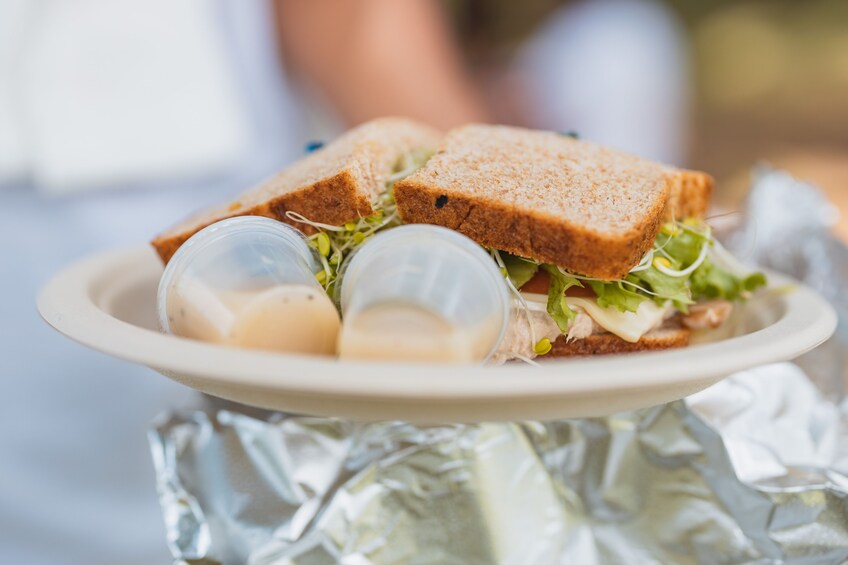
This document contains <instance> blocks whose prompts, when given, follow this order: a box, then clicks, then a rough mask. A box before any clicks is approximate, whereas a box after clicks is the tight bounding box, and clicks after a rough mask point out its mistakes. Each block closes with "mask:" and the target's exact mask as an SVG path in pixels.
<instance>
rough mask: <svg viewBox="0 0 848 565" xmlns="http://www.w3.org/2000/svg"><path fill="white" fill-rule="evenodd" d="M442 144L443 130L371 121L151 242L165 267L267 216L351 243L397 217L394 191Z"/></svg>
mask: <svg viewBox="0 0 848 565" xmlns="http://www.w3.org/2000/svg"><path fill="white" fill-rule="evenodd" d="M441 137H442V135H441V133H440V132H439V131H437V130H435V129H433V128H431V127H429V126H427V125H424V124H421V123H418V122H415V121H413V120H408V119H405V118H380V119H377V120H373V121H370V122H366V123H364V124H362V125H360V126H358V127H355V128H353V129H351V130H349V131H347V132H346V133H344V134H343V135H341V136H340V137H338V138H337V139H336V140H334V141H333V142H331V143H329V144H327V145H325V146H323V147H320V148H317V149H316V150H314V151H312V152H310V153H309V154H308V155H306V156H305V157H304V158H302V159H300V160H299V161H297V162H295V163H294V164H293V165H291V166H290V167H288V168H287V169H285V170H284V171H282V172H281V173H279V174H278V175H276V176H275V177H273V178H271V179H270V180H268V181H266V182H264V183H262V184H260V185H259V186H257V187H255V188H252V189H250V190H249V191H247V192H245V193H244V194H242V195H240V196H239V197H237V198H236V199H235V200H233V201H232V202H227V203H224V204H222V205H220V206H217V207H215V208H212V209H211V210H204V211H202V212H200V213H199V214H197V215H195V216H193V217H191V218H189V219H187V220H186V221H184V222H181V223H180V224H179V225H177V226H174V227H173V228H171V229H169V230H167V231H166V232H164V233H162V234H160V235H158V236H157V237H156V238H155V239H154V240H153V241H152V242H151V243H152V245H153V247H154V248H155V250H156V252H157V253H158V254H159V257H160V258H161V259H162V261H163V262H164V263H167V262H168V261H169V260H170V258H171V257H172V256H173V254H174V253H175V252H176V251H177V249H178V248H179V247H180V246H181V245H182V244H183V243H185V242H186V241H187V240H188V238H190V237H191V236H192V235H194V234H195V233H197V232H198V231H200V230H201V229H203V228H205V227H206V226H209V225H211V224H214V223H215V222H218V221H221V220H224V219H226V218H232V217H235V216H265V217H268V218H273V219H275V220H279V221H281V222H285V223H288V224H291V225H293V226H295V227H298V228H300V229H301V230H302V231H304V233H306V234H312V235H314V234H317V233H318V232H319V231H321V230H326V231H331V230H332V229H334V228H337V227H338V226H344V225H345V224H347V225H348V227H349V228H350V229H348V230H347V233H348V235H349V237H351V238H352V237H354V234H355V233H363V234H365V235H368V234H370V233H372V232H373V231H374V229H375V227H376V228H377V229H382V228H384V227H387V226H388V225H390V224H391V222H392V221H394V218H392V219H391V221H384V219H383V217H384V216H385V217H386V218H388V216H390V215H391V214H386V212H387V210H386V207H387V205H389V206H391V205H392V203H391V202H387V199H386V195H387V193H388V192H389V189H390V187H391V184H392V183H393V182H394V181H395V180H397V179H399V178H401V177H402V176H404V175H406V174H409V173H411V172H412V171H414V170H415V169H416V168H418V167H419V166H421V165H422V164H423V163H424V161H425V160H426V159H427V157H428V156H429V155H431V154H432V153H433V151H434V150H435V148H436V146H437V144H438V143H439V141H440V139H441ZM361 237H365V236H361ZM361 237H360V236H356V238H357V239H358V240H360V239H361ZM322 240H323V238H322ZM337 259H340V257H337Z"/></svg>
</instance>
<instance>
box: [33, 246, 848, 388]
mask: <svg viewBox="0 0 848 565" xmlns="http://www.w3.org/2000/svg"><path fill="white" fill-rule="evenodd" d="M151 260H155V261H157V262H158V261H159V259H158V257H157V256H156V255H155V252H154V251H153V250H152V249H151V248H149V247H148V246H143V247H142V246H135V247H130V248H121V249H117V250H113V251H108V252H103V253H99V254H97V255H93V256H89V257H87V258H84V259H82V260H79V261H77V262H75V263H73V264H71V265H70V266H69V267H67V268H65V269H64V270H63V271H61V272H60V273H58V274H57V275H55V276H54V277H53V278H52V279H51V280H50V281H49V282H48V283H47V284H46V285H45V286H44V287H43V288H42V290H41V292H40V293H39V295H38V300H37V305H38V311H39V313H40V315H41V317H42V318H43V319H44V320H45V321H46V322H47V323H48V324H49V325H50V326H52V327H53V328H54V329H56V330H57V331H59V332H60V333H62V334H64V335H65V336H67V337H68V338H70V339H72V340H74V341H77V342H78V343H81V344H82V345H85V346H87V347H89V348H91V349H95V350H97V351H100V352H102V353H105V354H107V355H111V356H114V357H118V358H120V359H123V360H126V361H130V362H134V363H138V364H142V365H146V366H148V367H151V368H154V369H155V370H157V371H160V372H161V371H165V372H170V373H173V374H180V375H184V376H190V377H194V378H198V379H202V380H206V381H217V382H219V383H221V384H228V385H232V384H234V383H236V381H238V384H241V385H243V386H245V387H250V388H261V389H273V390H275V391H278V392H280V391H289V392H291V393H293V394H298V395H310V396H311V395H316V396H326V395H332V396H335V397H339V396H346V397H360V398H371V399H380V398H382V399H392V398H396V399H406V400H413V399H420V400H439V401H443V402H449V403H453V402H461V403H468V402H475V401H480V402H485V401H490V400H503V399H505V398H515V399H529V398H534V397H535V398H538V397H540V396H550V395H555V396H573V397H580V396H594V395H596V394H599V393H602V392H603V391H609V390H616V391H618V392H621V391H627V390H640V391H641V390H646V389H648V388H651V387H663V386H669V385H675V386H677V385H680V384H685V383H692V384H695V383H699V382H703V381H705V380H710V379H713V380H718V379H716V378H715V376H716V375H718V374H724V375H729V374H731V373H734V372H737V371H741V370H745V369H749V368H751V367H754V366H758V365H763V364H767V363H774V362H780V361H787V360H790V359H793V358H795V357H797V356H799V355H801V354H803V353H806V352H807V351H809V350H811V349H814V348H815V347H817V346H818V345H820V344H822V343H823V342H825V341H826V340H827V339H828V338H829V337H830V336H831V335H833V333H834V332H835V330H836V325H837V316H836V313H835V311H834V310H833V308H832V306H831V305H830V304H829V303H828V302H827V301H826V300H825V299H824V298H823V297H821V296H820V295H819V294H818V293H817V292H816V291H814V290H813V289H811V288H809V287H808V286H806V285H804V284H802V283H799V282H797V281H795V280H793V279H791V278H789V277H787V276H785V275H781V274H778V273H773V272H769V273H768V275H769V277H770V286H771V287H774V286H783V285H794V289H793V291H792V292H790V293H786V294H783V295H782V299H783V300H784V302H785V304H786V307H785V311H784V312H783V315H782V316H781V317H780V319H778V320H777V321H776V322H775V323H773V324H771V325H769V326H767V327H765V328H762V329H760V330H757V331H755V332H752V333H750V334H746V335H744V336H738V337H732V338H728V339H726V340H721V341H718V342H713V343H707V344H698V345H693V346H690V347H687V348H683V349H677V350H667V351H659V352H644V353H636V354H627V355H621V356H609V357H608V356H604V357H594V358H585V359H564V360H549V361H546V362H545V363H543V364H542V365H541V367H533V366H530V365H523V364H522V365H518V364H515V365H508V366H502V367H483V366H479V365H462V366H459V365H438V364H427V363H398V362H373V361H372V362H361V361H344V362H342V361H338V360H336V359H326V358H318V357H310V356H306V355H295V354H283V353H271V352H261V351H249V350H244V349H237V348H233V347H226V346H219V345H212V344H208V343H202V342H199V341H195V340H190V339H186V338H180V337H176V336H171V335H167V334H163V333H160V332H156V331H153V330H149V329H146V328H142V327H139V326H135V325H133V324H130V323H128V322H125V321H123V320H119V319H118V318H115V317H113V316H111V315H110V314H108V313H107V312H105V311H104V310H102V309H101V308H100V306H99V305H98V304H96V302H95V300H94V297H93V291H94V287H95V286H96V285H98V284H99V285H103V284H106V283H105V281H104V278H105V277H108V276H109V275H110V274H112V273H114V272H116V271H127V270H130V272H132V271H133V270H135V271H138V272H139V273H144V274H145V275H148V274H149V273H148V272H147V271H146V270H139V264H140V262H141V261H151ZM135 276H136V278H139V277H140V276H141V275H140V274H136V275H135ZM69 299H73V300H69ZM793 327H794V329H792V328H793ZM137 343H142V344H144V345H145V347H146V348H147V349H148V350H151V349H152V348H153V347H154V346H155V347H156V348H157V351H158V355H157V360H156V361H157V362H154V361H153V360H152V359H151V358H150V357H149V356H147V355H145V354H144V353H143V352H141V351H133V347H134V345H133V344H137ZM693 352H694V354H695V355H696V356H697V357H699V358H707V356H709V358H710V364H709V365H708V364H701V365H697V364H695V365H693V366H689V367H687V371H686V373H685V375H684V376H681V375H680V371H679V370H678V371H672V370H668V369H667V368H666V369H662V370H659V371H657V370H655V369H654V368H652V367H656V366H663V367H668V366H674V367H679V366H680V364H681V363H684V364H685V362H686V359H687V358H691V357H692V355H693ZM198 358H202V359H204V362H203V363H202V364H198V363H196V362H195V361H192V359H198ZM635 359H638V361H637V362H635V363H634V362H633V361H634V360H635ZM246 364H248V365H249V366H250V367H249V369H247V370H245V369H244V367H245V365H246ZM201 365H202V368H199V367H201ZM628 365H629V366H628ZM339 367H341V369H339ZM649 369H650V370H649ZM339 371H342V372H343V373H344V375H342V376H340V375H339V374H337V373H338V372H339ZM565 371H567V372H566V373H564V372H565ZM457 372H459V373H461V374H462V378H456V376H457V375H456V373H457ZM234 375H238V376H237V377H236V376H234ZM420 379H427V381H425V382H427V383H428V386H426V387H422V386H421V384H420V383H421V380H420ZM478 380H483V381H484V383H485V384H484V386H481V385H480V383H479V382H478Z"/></svg>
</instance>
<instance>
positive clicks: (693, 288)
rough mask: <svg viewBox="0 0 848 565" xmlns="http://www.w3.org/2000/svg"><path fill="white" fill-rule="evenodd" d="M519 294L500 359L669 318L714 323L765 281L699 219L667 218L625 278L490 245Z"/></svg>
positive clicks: (631, 338)
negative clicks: (579, 271)
mask: <svg viewBox="0 0 848 565" xmlns="http://www.w3.org/2000/svg"><path fill="white" fill-rule="evenodd" d="M491 253H492V256H493V258H494V260H495V261H497V262H498V264H499V265H500V266H501V268H502V270H503V272H504V275H505V277H506V278H507V280H508V283H509V286H510V287H511V289H512V290H513V293H514V295H515V305H516V315H515V316H514V318H513V320H512V322H511V324H510V326H511V327H510V329H509V330H508V332H507V338H506V339H505V340H504V342H503V344H502V346H501V348H500V350H499V351H498V354H497V355H496V359H495V360H496V361H504V360H507V359H512V358H519V359H520V358H525V357H526V358H532V357H535V356H537V355H544V354H546V353H547V352H549V351H550V350H551V344H552V343H553V342H554V341H555V340H556V339H558V338H560V336H564V339H565V340H567V341H571V340H576V339H585V338H586V337H589V336H591V335H596V334H602V333H609V334H614V335H615V336H617V337H619V338H621V339H623V340H625V341H628V342H631V343H635V342H638V341H639V340H640V339H642V338H643V337H644V336H645V334H647V333H649V332H651V331H653V330H655V329H657V328H659V327H661V326H663V324H665V323H666V322H667V321H668V320H669V319H670V318H679V321H680V323H682V324H683V325H685V326H687V327H690V328H693V329H702V328H707V327H717V326H718V325H720V324H721V323H722V322H723V321H724V320H725V319H726V318H727V316H728V315H729V314H730V311H731V309H732V302H734V301H737V300H744V299H746V298H747V297H748V296H750V294H751V293H752V292H753V291H754V290H756V289H757V288H759V287H761V286H763V285H765V284H766V279H765V276H764V275H763V274H762V273H759V272H752V271H750V270H748V269H747V268H745V267H744V266H742V265H741V264H740V263H739V262H737V261H736V260H735V259H734V258H733V257H732V256H731V255H730V254H729V253H728V252H727V251H726V250H725V249H724V248H723V247H722V246H721V244H720V243H718V241H716V240H715V238H714V237H713V235H712V230H711V229H710V227H709V226H708V225H707V224H705V223H703V222H701V221H699V220H695V219H688V220H686V221H683V222H668V223H666V224H664V225H663V226H662V229H661V231H660V233H659V234H658V236H657V238H656V240H655V243H654V246H653V248H652V249H651V250H650V251H649V252H648V253H647V254H646V255H645V257H644V258H643V259H642V261H640V263H639V264H638V265H636V266H635V267H634V268H633V269H631V270H630V272H629V273H628V275H627V276H626V277H624V278H623V279H619V280H614V281H605V280H600V279H596V278H592V277H586V276H582V275H580V274H577V273H572V272H569V271H567V270H565V269H563V268H561V267H557V266H553V265H548V264H541V263H539V262H537V261H533V260H531V259H525V258H523V257H517V256H515V255H510V254H507V253H503V252H497V251H492V252H491Z"/></svg>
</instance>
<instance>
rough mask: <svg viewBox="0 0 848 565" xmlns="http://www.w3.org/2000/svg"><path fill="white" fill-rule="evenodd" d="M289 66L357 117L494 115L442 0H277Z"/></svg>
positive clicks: (440, 119) (443, 122)
mask: <svg viewBox="0 0 848 565" xmlns="http://www.w3.org/2000/svg"><path fill="white" fill-rule="evenodd" d="M277 8H278V10H277V21H278V28H279V30H280V33H279V36H280V43H281V46H282V49H283V54H284V57H285V59H286V61H287V63H288V65H289V66H290V67H291V68H292V69H293V70H294V71H295V72H299V73H301V74H303V75H304V76H305V77H306V78H307V79H308V80H309V81H310V82H312V83H314V84H315V85H316V86H317V87H318V88H319V89H320V90H321V91H322V92H323V93H324V94H325V95H326V96H327V97H328V98H329V100H330V102H331V103H332V104H333V105H334V106H335V108H336V109H337V110H338V111H339V112H340V114H341V115H342V117H343V118H345V119H346V120H347V121H348V122H350V123H352V124H355V123H359V122H362V121H365V120H368V119H371V118H374V117H377V116H382V115H402V116H409V117H412V118H417V119H419V120H422V121H424V122H427V123H430V124H432V125H434V126H437V127H441V128H449V127H452V126H455V125H457V124H460V123H464V122H470V121H486V120H487V117H488V113H487V112H486V110H485V109H484V107H483V103H482V101H481V98H480V96H479V94H478V92H477V91H476V89H475V87H474V85H473V84H472V83H471V81H470V80H469V79H468V78H467V75H466V74H465V72H464V69H463V68H462V63H461V60H460V56H459V53H458V50H457V47H456V45H455V43H454V41H453V39H452V38H451V35H450V31H449V29H448V26H447V24H446V22H445V19H444V15H443V14H442V12H441V11H440V7H439V6H438V4H437V3H436V2H435V1H434V0H355V1H349V0H277Z"/></svg>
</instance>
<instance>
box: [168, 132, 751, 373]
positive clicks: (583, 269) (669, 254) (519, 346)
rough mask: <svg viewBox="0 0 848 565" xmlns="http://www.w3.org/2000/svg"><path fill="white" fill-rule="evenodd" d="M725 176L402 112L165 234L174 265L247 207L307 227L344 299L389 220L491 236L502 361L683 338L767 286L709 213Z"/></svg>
mask: <svg viewBox="0 0 848 565" xmlns="http://www.w3.org/2000/svg"><path fill="white" fill-rule="evenodd" d="M712 187H713V179H712V178H711V177H710V176H709V175H707V174H705V173H701V172H697V171H688V170H683V169H677V168H674V167H669V166H666V165H662V164H659V163H655V162H652V161H649V160H646V159H642V158H639V157H636V156H633V155H630V154H627V153H624V152H620V151H616V150H613V149H609V148H605V147H602V146H599V145H595V144H592V143H588V142H585V141H582V140H579V139H576V138H574V137H572V136H569V135H562V134H558V133H555V132H545V131H536V130H528V129H522V128H514V127H506V126H493V125H480V124H470V125H466V126H462V127H459V128H457V129H454V130H452V131H450V132H448V133H447V134H446V135H443V134H441V133H440V132H438V131H436V130H434V129H433V128H430V127H429V126H426V125H423V124H420V123H417V122H414V121H412V120H408V119H404V118H382V119H378V120H374V121H371V122H368V123H365V124H363V125H361V126H358V127H356V128H354V129H352V130H350V131H348V132H347V133H345V134H343V135H342V136H341V137H339V138H338V139H336V140H335V141H333V142H331V143H329V144H327V145H326V146H323V147H321V148H319V149H317V150H315V151H312V152H310V153H309V154H307V155H306V156H305V157H304V158H303V159H301V160H300V161H298V162H296V163H294V164H293V165H291V166H290V167H289V168H288V169H286V170H285V171H283V172H281V173H280V174H278V175H277V176H276V177H274V178H272V179H271V180H269V181H268V182H266V183H263V184H262V185H260V186H258V187H256V188H254V189H251V190H250V191H248V192H246V193H244V194H243V195H241V196H240V197H238V198H237V199H236V200H235V201H233V202H230V203H226V204H223V205H221V206H219V207H216V208H214V209H212V210H207V211H204V212H202V213H200V214H199V215H197V216H195V217H193V218H190V219H188V220H187V221H185V222H183V223H181V224H180V225H178V226H176V227H174V228H172V229H170V230H168V231H167V232H165V233H163V234H161V235H159V236H158V237H156V238H155V239H154V240H153V242H152V244H153V247H154V248H155V249H156V251H157V252H158V253H159V256H160V257H161V259H162V260H163V262H166V263H167V261H168V260H169V259H170V257H171V256H172V255H173V254H174V252H175V251H176V250H177V249H178V248H179V246H180V245H182V244H183V243H184V242H185V241H186V240H187V239H188V238H189V237H191V235H193V234H194V233H196V232H197V231H199V230H200V229H202V228H204V227H206V226H208V225H210V224H212V223H215V222H217V221H219V220H222V219H225V218H229V217H233V216H239V215H259V216H267V217H270V218H273V219H276V220H279V221H281V222H286V223H288V224H290V225H293V226H295V227H298V228H300V229H301V230H302V231H303V232H304V234H306V235H307V237H308V241H309V242H310V244H311V245H312V246H313V248H314V249H315V250H316V252H317V254H318V256H319V257H320V260H321V262H322V265H323V270H321V271H320V272H319V273H318V275H317V277H318V281H319V282H320V283H321V284H322V285H323V287H324V289H325V290H326V291H327V292H328V294H329V295H330V296H333V294H334V292H335V289H336V287H338V282H339V277H341V276H343V271H344V269H343V268H342V267H343V264H344V260H345V258H346V257H348V256H349V255H350V254H351V253H352V252H353V251H355V250H356V249H358V248H359V247H360V246H362V245H367V243H368V240H369V239H370V238H371V236H373V235H374V234H375V233H377V232H378V231H380V230H385V229H391V228H392V227H395V226H398V225H400V224H401V223H424V224H435V225H440V226H444V227H447V228H450V229H453V230H456V231H459V232H461V233H463V234H465V235H466V236H468V237H469V238H471V239H472V240H474V241H476V242H477V243H478V244H480V245H481V246H483V247H484V248H485V249H486V250H487V251H488V252H489V253H490V255H491V256H492V260H493V261H495V262H496V263H497V265H498V266H499V267H500V268H501V271H502V273H503V274H504V280H505V284H507V286H508V287H509V288H510V290H511V291H512V293H513V297H514V299H513V301H514V316H513V318H512V320H511V322H510V324H509V327H508V328H507V331H506V336H505V339H504V341H503V343H502V344H501V346H500V348H499V350H498V352H497V353H496V354H495V357H494V359H493V361H495V362H503V361H507V360H511V359H520V360H525V361H531V362H533V361H532V360H533V359H534V358H536V357H542V356H544V357H565V356H582V355H595V354H605V353H625V352H635V351H647V350H657V349H668V348H674V347H684V346H686V345H688V343H689V339H690V335H691V332H692V330H697V329H705V328H714V327H717V326H719V325H721V324H722V323H723V322H724V321H725V320H726V318H727V317H728V315H729V314H730V312H731V310H732V308H733V306H732V305H733V302H735V301H737V300H741V299H745V298H746V297H748V296H749V295H750V294H751V293H752V292H753V291H754V290H755V289H757V288H758V287H760V286H762V285H764V284H765V278H764V276H763V275H762V274H761V273H756V272H751V271H750V270H748V269H746V268H745V267H743V266H741V265H740V264H739V263H738V262H737V261H735V260H734V259H733V258H732V257H731V256H730V255H729V254H728V253H727V252H726V251H725V250H724V249H723V248H722V247H721V245H720V244H719V243H718V242H717V241H716V240H715V239H714V238H713V235H712V231H711V229H710V227H709V226H708V224H707V223H706V222H705V221H704V216H705V214H706V211H707V207H708V204H709V198H710V193H711V191H712Z"/></svg>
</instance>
